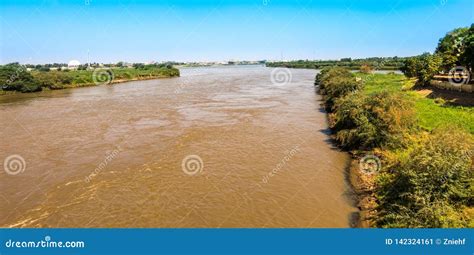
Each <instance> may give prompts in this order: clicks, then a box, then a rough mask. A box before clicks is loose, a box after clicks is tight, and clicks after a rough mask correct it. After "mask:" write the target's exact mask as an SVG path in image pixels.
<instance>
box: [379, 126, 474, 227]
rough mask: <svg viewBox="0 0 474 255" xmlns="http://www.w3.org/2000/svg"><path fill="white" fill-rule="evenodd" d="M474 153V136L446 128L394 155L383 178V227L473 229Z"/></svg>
mask: <svg viewBox="0 0 474 255" xmlns="http://www.w3.org/2000/svg"><path fill="white" fill-rule="evenodd" d="M473 151H474V141H473V138H472V136H471V135H470V134H468V133H465V132H464V131H462V130H457V129H453V128H450V129H447V128H443V129H438V130H435V131H434V132H433V133H431V134H429V135H425V136H421V138H418V140H413V141H412V143H411V145H410V146H409V147H408V149H407V150H404V151H401V152H392V153H389V154H388V156H387V157H386V158H387V159H388V160H387V161H388V162H387V165H388V167H387V168H385V169H387V171H385V172H383V173H381V174H380V175H379V176H378V178H377V189H376V194H377V198H378V200H379V206H378V216H379V217H378V218H377V220H376V224H377V226H378V227H398V228H411V227H429V228H433V227H436V228H441V227H468V226H469V225H470V224H471V225H472V222H470V221H472V219H469V217H468V216H466V215H465V214H464V213H463V211H464V209H465V208H467V207H469V206H473V194H474V193H473V181H474V179H473V160H472V159H473V158H472V157H473Z"/></svg>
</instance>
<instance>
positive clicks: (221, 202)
mask: <svg viewBox="0 0 474 255" xmlns="http://www.w3.org/2000/svg"><path fill="white" fill-rule="evenodd" d="M273 70H274V69H271V68H266V67H261V66H241V67H210V68H183V69H181V77H179V78H172V79H161V80H148V81H136V82H127V83H122V84H116V85H113V86H110V85H104V86H98V87H88V88H77V89H69V90H58V91H48V92H42V93H39V94H16V95H9V96H1V97H0V120H1V122H0V130H1V131H0V132H1V136H0V137H2V142H1V143H0V159H1V160H4V161H5V162H4V163H5V164H4V170H5V171H1V173H0V178H1V180H0V185H1V190H2V192H1V194H0V226H1V227H298V228H299V227H349V226H351V224H352V223H353V219H354V218H355V216H354V215H356V214H357V209H356V208H355V207H354V206H353V202H352V199H351V189H350V187H349V184H348V183H347V181H346V179H347V178H346V174H345V168H346V165H347V163H348V161H349V158H348V156H347V155H346V154H345V153H343V152H340V151H339V150H337V149H336V148H334V146H333V145H332V144H331V141H330V139H329V137H328V132H327V123H326V116H325V113H324V111H323V110H321V108H320V103H321V102H320V101H319V100H320V97H319V96H318V95H317V94H315V90H314V87H313V81H314V76H315V74H316V71H315V70H303V69H292V70H291V73H286V74H285V75H286V77H284V78H285V79H286V80H284V82H281V81H280V80H278V79H279V78H278V79H277V80H276V81H275V79H272V71H273ZM274 74H275V73H274ZM277 75H278V74H277ZM273 77H275V76H273ZM280 78H281V77H280ZM272 81H273V82H272ZM7 161H8V162H7Z"/></svg>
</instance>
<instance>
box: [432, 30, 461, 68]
mask: <svg viewBox="0 0 474 255" xmlns="http://www.w3.org/2000/svg"><path fill="white" fill-rule="evenodd" d="M468 31H469V29H468V28H467V27H462V28H456V29H454V30H453V31H451V32H449V33H447V34H446V35H445V36H444V37H443V38H441V39H440V40H439V43H438V47H437V48H436V51H435V53H436V54H437V55H439V56H440V57H441V58H442V66H441V68H442V70H443V71H444V72H449V70H450V69H451V68H453V67H455V66H460V65H462V64H463V63H461V62H462V61H461V55H463V54H464V52H465V51H466V39H467V37H468Z"/></svg>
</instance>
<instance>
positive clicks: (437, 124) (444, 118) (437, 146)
mask: <svg viewBox="0 0 474 255" xmlns="http://www.w3.org/2000/svg"><path fill="white" fill-rule="evenodd" d="M316 85H319V92H320V94H322V95H323V97H324V101H325V106H326V109H327V110H328V112H329V124H330V127H331V129H332V130H333V132H334V139H335V141H336V142H337V143H338V145H339V146H341V147H342V148H344V149H346V150H347V151H349V152H351V154H352V155H353V156H354V162H353V164H352V168H351V170H350V173H351V178H350V179H351V182H352V183H353V185H354V187H355V190H356V192H357V193H358V195H359V200H360V201H359V207H360V208H361V222H363V223H362V224H361V226H376V227H403V228H405V227H472V226H473V225H474V224H473V216H474V210H473V208H474V196H473V192H472V191H473V187H474V179H473V162H472V155H473V151H474V126H473V123H474V117H473V116H474V114H473V113H474V112H473V108H472V107H460V106H450V105H449V104H447V103H446V102H444V101H443V100H440V99H437V98H428V97H426V94H423V93H420V91H416V90H411V88H412V87H413V85H414V80H410V79H407V78H405V77H404V76H402V75H396V74H362V73H356V74H353V73H351V72H349V71H348V70H347V69H344V68H340V67H335V68H330V69H325V70H323V71H322V72H321V74H318V76H317V77H316Z"/></svg>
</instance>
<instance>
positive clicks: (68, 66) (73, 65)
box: [67, 60, 81, 69]
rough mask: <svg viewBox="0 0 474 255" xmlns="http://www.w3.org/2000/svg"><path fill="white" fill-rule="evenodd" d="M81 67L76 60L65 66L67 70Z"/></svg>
mask: <svg viewBox="0 0 474 255" xmlns="http://www.w3.org/2000/svg"><path fill="white" fill-rule="evenodd" d="M80 65H81V63H80V62H79V61H77V60H71V61H69V63H68V64H67V68H68V69H77V68H78V67H79V66H80Z"/></svg>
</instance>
